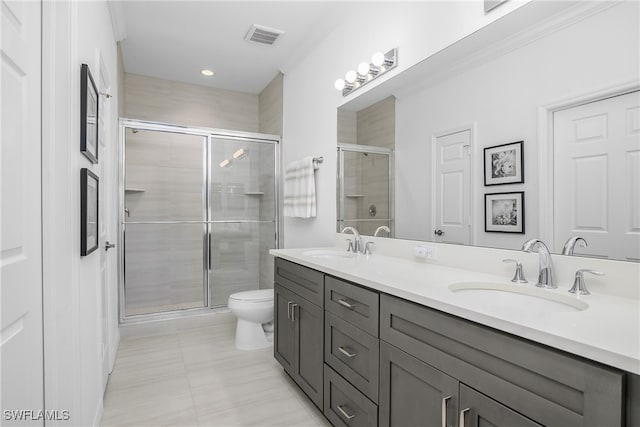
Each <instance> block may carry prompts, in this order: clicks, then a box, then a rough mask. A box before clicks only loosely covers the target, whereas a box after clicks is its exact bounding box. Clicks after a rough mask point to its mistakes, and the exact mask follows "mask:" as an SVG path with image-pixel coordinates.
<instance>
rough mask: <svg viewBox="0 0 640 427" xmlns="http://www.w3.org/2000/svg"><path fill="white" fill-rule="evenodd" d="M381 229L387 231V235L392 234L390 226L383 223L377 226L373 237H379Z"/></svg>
mask: <svg viewBox="0 0 640 427" xmlns="http://www.w3.org/2000/svg"><path fill="white" fill-rule="evenodd" d="M381 231H386V232H387V235H390V234H391V229H389V227H387V226H386V225H381V226H380V227H378V228H376V232H375V233H373V237H378V233H379V232H381Z"/></svg>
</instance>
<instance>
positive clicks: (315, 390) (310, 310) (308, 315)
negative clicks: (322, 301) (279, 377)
mask: <svg viewBox="0 0 640 427" xmlns="http://www.w3.org/2000/svg"><path fill="white" fill-rule="evenodd" d="M291 314H292V316H293V318H294V325H295V342H294V346H295V350H294V351H295V354H296V358H295V359H296V364H295V375H294V380H295V381H296V382H297V383H298V385H299V386H300V388H301V389H302V390H303V391H304V392H305V393H306V394H307V396H309V398H310V399H311V400H312V401H313V403H315V404H316V406H317V407H318V408H320V409H322V399H323V394H322V384H323V382H322V370H323V360H322V359H323V351H322V349H323V338H324V334H323V326H324V318H323V314H324V311H323V310H322V308H320V307H318V306H317V305H315V304H312V303H310V302H309V301H307V300H306V299H304V298H302V297H300V296H298V295H296V296H295V304H294V305H293V306H292V313H291Z"/></svg>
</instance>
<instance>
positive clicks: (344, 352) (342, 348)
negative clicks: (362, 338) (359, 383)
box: [338, 347, 358, 359]
mask: <svg viewBox="0 0 640 427" xmlns="http://www.w3.org/2000/svg"><path fill="white" fill-rule="evenodd" d="M338 351H339V352H340V353H342V354H344V355H345V356H347V357H348V358H349V359H352V358H354V357H356V356H357V355H358V353H350V352H349V350H347V349H346V348H344V347H338Z"/></svg>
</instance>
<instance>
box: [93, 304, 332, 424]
mask: <svg viewBox="0 0 640 427" xmlns="http://www.w3.org/2000/svg"><path fill="white" fill-rule="evenodd" d="M234 333H235V318H234V316H233V315H232V314H231V313H229V312H222V313H212V314H208V315H204V316H198V317H192V318H188V319H176V320H168V321H162V322H154V323H146V324H138V325H126V326H123V327H122V328H121V340H120V347H119V349H118V355H117V358H116V363H115V367H114V369H113V372H112V373H111V376H110V377H109V383H108V386H107V391H106V393H105V399H104V415H103V417H102V425H103V426H216V427H218V426H220V427H226V426H229V427H231V426H301V427H306V426H309V427H316V426H319V427H326V426H329V425H330V424H329V423H328V421H327V420H326V419H325V418H324V417H323V416H322V413H321V412H320V411H319V410H318V409H317V408H316V407H315V406H314V405H313V404H312V403H311V401H309V400H308V399H307V398H306V396H305V395H304V394H303V393H302V391H300V390H299V389H298V387H297V386H296V385H295V384H294V383H293V381H292V380H291V379H290V378H289V377H288V376H287V375H286V374H285V373H284V371H283V370H282V368H281V366H280V365H279V364H278V362H276V360H275V359H274V358H273V354H272V353H273V349H272V348H268V349H265V350H255V351H240V350H237V349H236V348H235V346H234V343H233V340H234Z"/></svg>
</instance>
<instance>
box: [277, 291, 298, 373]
mask: <svg viewBox="0 0 640 427" xmlns="http://www.w3.org/2000/svg"><path fill="white" fill-rule="evenodd" d="M294 299H295V295H294V293H293V292H291V291H290V290H289V289H287V288H285V287H284V286H281V285H279V284H277V283H276V285H275V288H274V299H273V301H274V303H273V305H274V310H275V312H274V317H273V319H274V328H273V331H274V333H273V354H274V356H275V358H276V360H277V361H278V362H280V364H281V365H282V367H283V368H284V370H285V371H286V372H287V373H288V374H289V375H290V376H292V377H293V376H294V373H295V349H294V347H295V346H294V337H295V323H294V322H292V321H291V305H292V303H293V301H294Z"/></svg>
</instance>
